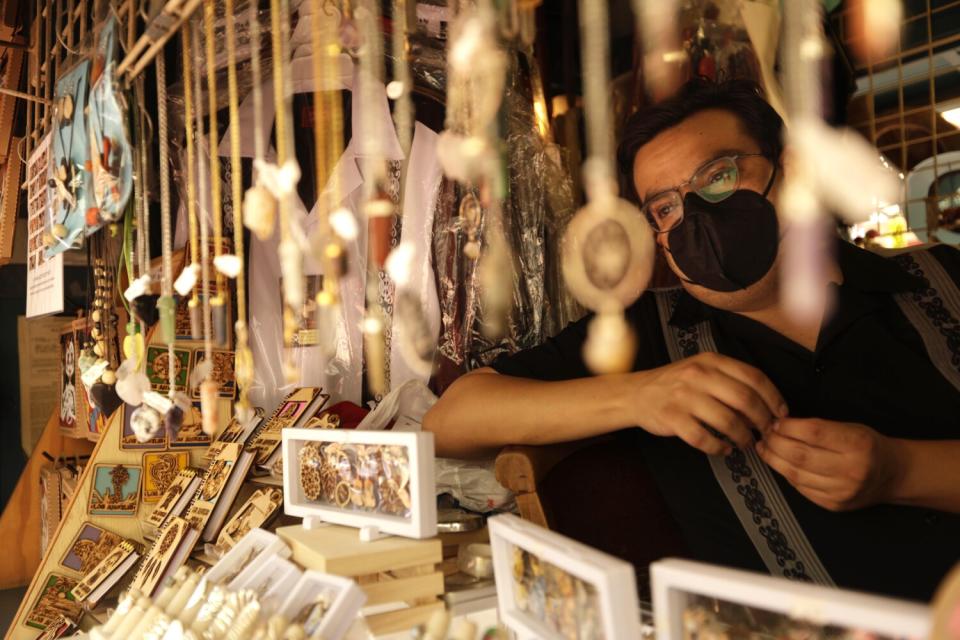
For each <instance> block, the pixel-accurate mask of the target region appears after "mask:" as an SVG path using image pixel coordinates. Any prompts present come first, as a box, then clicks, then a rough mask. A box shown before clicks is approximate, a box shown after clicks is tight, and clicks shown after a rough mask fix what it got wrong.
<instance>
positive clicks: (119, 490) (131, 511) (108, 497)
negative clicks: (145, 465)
mask: <svg viewBox="0 0 960 640" xmlns="http://www.w3.org/2000/svg"><path fill="white" fill-rule="evenodd" d="M141 471H142V469H141V467H137V466H132V465H126V464H113V465H111V464H98V465H96V466H95V467H94V469H93V486H92V487H91V488H90V501H89V503H88V505H87V512H88V513H89V514H90V515H92V516H133V515H136V514H137V505H138V503H139V502H140V475H141Z"/></svg>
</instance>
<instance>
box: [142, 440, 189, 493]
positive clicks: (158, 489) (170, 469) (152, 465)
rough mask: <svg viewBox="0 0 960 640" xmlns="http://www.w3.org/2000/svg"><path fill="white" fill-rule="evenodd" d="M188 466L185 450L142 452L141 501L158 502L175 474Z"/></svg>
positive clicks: (187, 456) (171, 482)
mask: <svg viewBox="0 0 960 640" xmlns="http://www.w3.org/2000/svg"><path fill="white" fill-rule="evenodd" d="M188 466H190V454H189V453H187V452H186V451H180V452H174V451H168V452H164V453H145V454H143V471H144V473H143V501H144V502H149V503H153V502H160V498H162V497H163V494H164V493H166V491H167V489H169V488H170V485H171V484H173V481H174V480H176V478H177V475H178V474H179V473H180V471H182V470H183V469H186V468H187V467H188Z"/></svg>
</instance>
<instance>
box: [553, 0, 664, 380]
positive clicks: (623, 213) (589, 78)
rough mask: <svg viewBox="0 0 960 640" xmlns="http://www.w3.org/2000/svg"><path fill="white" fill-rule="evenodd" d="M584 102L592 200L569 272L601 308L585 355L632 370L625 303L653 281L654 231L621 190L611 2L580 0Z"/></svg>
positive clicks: (572, 282)
mask: <svg viewBox="0 0 960 640" xmlns="http://www.w3.org/2000/svg"><path fill="white" fill-rule="evenodd" d="M580 26H581V34H582V41H583V48H582V52H581V53H582V59H583V78H584V103H585V107H586V109H585V117H586V121H587V143H588V148H589V158H588V160H587V162H586V163H584V168H583V176H584V186H585V189H586V192H587V196H588V202H587V204H586V206H584V207H583V208H581V209H580V211H578V212H577V214H576V215H575V216H574V218H573V220H571V221H570V224H569V226H568V227H567V231H566V232H565V234H564V238H563V247H562V252H563V275H564V279H565V280H566V283H567V286H568V287H569V288H570V291H571V293H572V294H573V295H574V297H576V298H577V300H579V301H580V302H581V303H582V304H583V305H584V306H586V307H588V308H590V309H592V310H593V311H595V312H597V315H596V316H595V317H594V318H593V320H591V321H590V325H589V327H588V329H587V340H586V342H585V343H584V353H583V357H584V361H585V363H586V364H587V366H588V367H589V368H590V370H591V371H593V372H594V373H596V374H607V373H620V372H625V371H629V370H630V368H631V367H632V365H633V360H634V354H635V352H636V339H635V338H634V336H633V332H632V330H631V329H630V327H629V325H628V324H627V322H626V320H625V318H624V315H623V310H624V308H626V307H627V306H629V305H630V304H632V303H633V301H634V300H636V299H637V297H639V296H640V294H641V293H642V292H643V289H644V288H645V287H646V286H647V283H648V282H649V281H650V276H651V274H652V273H653V263H654V241H653V232H652V231H651V229H650V227H649V225H648V224H647V223H646V221H645V219H644V217H643V215H642V214H641V213H640V211H639V210H638V209H637V208H636V207H635V206H634V205H632V204H630V203H629V202H627V201H626V200H623V199H621V198H619V197H617V183H616V180H615V178H614V171H613V130H612V126H611V111H610V100H609V95H608V93H607V90H608V82H609V76H610V74H609V65H610V60H609V50H608V47H609V36H608V33H609V32H608V28H609V25H608V16H607V7H606V3H601V2H591V1H590V0H580Z"/></svg>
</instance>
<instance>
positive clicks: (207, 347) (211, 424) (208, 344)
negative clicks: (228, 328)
mask: <svg viewBox="0 0 960 640" xmlns="http://www.w3.org/2000/svg"><path fill="white" fill-rule="evenodd" d="M208 10H209V12H210V13H212V11H213V6H212V0H207V2H206V4H205V5H204V17H205V18H206V17H207V12H208ZM205 24H206V29H205V31H206V32H205V33H204V36H205V37H206V39H207V41H206V43H205V44H206V51H207V57H208V59H209V58H210V57H211V56H212V55H213V50H212V42H213V19H212V15H211V16H210V19H209V22H206V21H205ZM193 29H194V32H193V38H194V40H196V41H197V43H198V46H197V48H196V57H197V61H196V65H197V70H196V72H195V73H194V76H193V77H194V86H193V90H194V99H195V100H196V101H197V102H196V105H195V108H194V110H195V115H196V126H197V138H198V140H199V141H202V140H203V107H202V106H201V104H200V96H201V95H202V93H201V90H200V68H201V66H200V47H199V42H200V29H199V27H198V25H197V22H194V23H193ZM211 64H212V63H211ZM208 71H209V67H208ZM207 82H208V86H207V91H208V92H210V91H215V90H216V89H215V88H214V87H215V85H216V76H215V74H212V73H208V75H207ZM210 107H211V109H212V113H211V116H210V122H211V124H212V125H215V124H216V116H215V115H214V114H215V113H216V102H214V103H211V104H210ZM208 135H209V136H211V137H212V138H216V135H217V134H216V131H213V130H211V131H209V132H208ZM210 149H211V151H212V155H213V156H214V157H216V153H217V150H216V147H215V146H213V143H211V147H210ZM212 162H213V161H212V160H211V164H212ZM217 166H219V163H217ZM205 169H206V163H205V162H204V159H203V152H202V151H201V152H199V153H197V173H198V175H197V179H198V180H203V176H204V173H205ZM218 174H219V171H218ZM209 177H210V183H211V185H217V183H218V182H219V180H220V176H219V175H214V173H213V170H212V169H211V171H210V174H209ZM204 186H205V185H204ZM213 188H214V189H216V194H215V195H214V199H216V198H217V197H218V196H219V195H220V188H219V186H216V187H213ZM207 195H208V191H207V189H206V188H201V189H200V210H201V211H208V209H207V204H208V200H207ZM213 206H215V207H217V206H218V205H216V204H214V205H213ZM209 235H210V234H209V229H208V222H207V216H206V215H204V216H202V217H201V219H200V280H201V282H202V283H203V285H202V286H203V354H204V363H203V365H202V367H197V368H195V369H194V370H195V372H196V374H197V375H198V377H200V378H202V382H201V383H200V414H201V417H202V418H201V419H202V423H201V429H202V430H203V432H204V433H205V434H207V435H213V434H214V433H215V432H216V430H217V425H218V423H219V416H218V413H217V409H218V407H217V383H216V382H215V381H214V380H213V377H212V375H213V359H212V352H213V337H212V335H211V326H210V303H211V300H210V238H209Z"/></svg>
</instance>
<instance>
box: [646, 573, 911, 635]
mask: <svg viewBox="0 0 960 640" xmlns="http://www.w3.org/2000/svg"><path fill="white" fill-rule="evenodd" d="M650 575H651V586H652V589H653V610H654V615H655V616H656V629H657V640H682V639H683V638H699V637H727V638H731V639H735V638H740V637H743V638H747V637H751V638H752V637H776V638H797V637H799V638H808V637H814V638H818V639H820V640H841V639H843V640H846V639H848V638H871V639H872V640H907V639H910V640H913V639H919V638H927V637H930V610H929V608H928V607H926V606H923V605H920V604H914V603H911V602H905V601H899V600H894V599H892V598H886V597H882V596H875V595H867V594H862V593H855V592H852V591H846V590H843V589H836V588H833V587H823V586H817V585H812V584H807V583H802V582H794V581H790V580H785V579H783V578H775V577H772V576H768V575H761V574H757V573H750V572H747V571H740V570H738V569H728V568H726V567H718V566H714V565H709V564H704V563H700V562H691V561H687V560H661V561H659V562H655V563H653V564H652V565H650ZM738 630H739V631H738Z"/></svg>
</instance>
